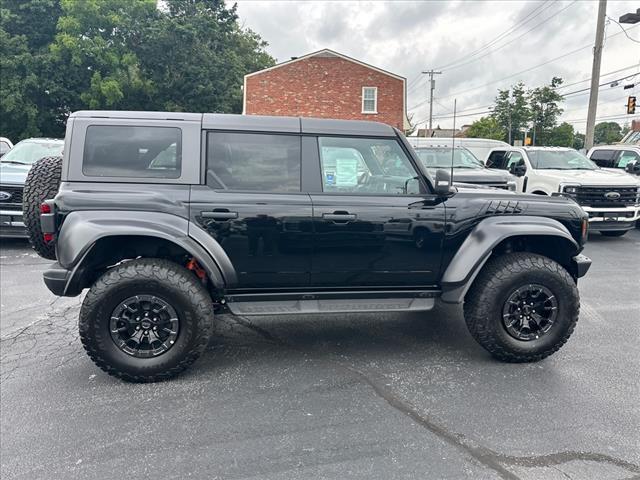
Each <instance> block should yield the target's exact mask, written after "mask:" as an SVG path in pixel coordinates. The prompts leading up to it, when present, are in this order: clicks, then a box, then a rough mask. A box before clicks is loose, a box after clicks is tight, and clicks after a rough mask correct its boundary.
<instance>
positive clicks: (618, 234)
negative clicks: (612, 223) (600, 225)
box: [600, 230, 628, 237]
mask: <svg viewBox="0 0 640 480" xmlns="http://www.w3.org/2000/svg"><path fill="white" fill-rule="evenodd" d="M627 232H628V230H612V231H606V232H600V234H601V235H604V236H605V237H621V236H623V235H626V233H627Z"/></svg>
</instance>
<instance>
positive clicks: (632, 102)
mask: <svg viewBox="0 0 640 480" xmlns="http://www.w3.org/2000/svg"><path fill="white" fill-rule="evenodd" d="M627 113H628V114H629V115H632V114H634V113H636V97H629V99H628V100H627Z"/></svg>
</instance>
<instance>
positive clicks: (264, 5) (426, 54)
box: [238, 0, 640, 131]
mask: <svg viewBox="0 0 640 480" xmlns="http://www.w3.org/2000/svg"><path fill="white" fill-rule="evenodd" d="M636 8H638V4H637V1H611V0H610V1H609V2H608V6H607V13H608V15H609V16H611V17H612V18H615V19H617V18H618V17H619V16H620V15H622V14H624V13H627V12H632V11H635V9H636ZM597 9H598V2H596V1H593V0H592V1H582V0H579V1H575V2H573V1H569V0H564V1H555V0H549V1H543V0H538V1H535V2H533V1H530V2H523V1H511V2H507V1H483V2H478V1H475V2H471V1H468V2H464V1H454V2H441V1H424V2H410V1H388V2H337V1H334V2H316V1H305V2H291V1H249V0H240V1H238V14H239V16H240V19H241V21H242V22H243V23H244V25H245V26H246V27H249V28H251V29H252V30H254V31H256V32H258V33H259V34H260V35H261V36H262V37H263V38H264V39H265V40H266V41H267V42H269V47H268V51H269V52H270V53H271V54H272V55H273V56H274V57H276V58H277V60H278V61H285V60H288V59H289V58H290V57H296V56H301V55H304V54H306V53H309V52H312V51H315V50H319V49H322V48H331V49H333V50H336V51H338V52H341V53H344V54H345V55H349V56H352V57H355V58H357V59H359V60H362V61H363V62H366V63H370V64H373V65H376V66H378V67H380V68H384V69H387V70H390V71H391V72H394V73H397V74H398V75H402V76H405V77H407V81H408V82H409V83H410V82H412V81H413V80H414V79H415V78H417V77H420V72H421V71H422V70H425V69H429V68H437V67H442V66H445V65H447V64H449V63H451V62H452V61H457V60H459V59H461V58H464V57H465V56H467V55H469V54H470V53H472V52H473V51H475V50H477V49H479V48H480V47H483V46H484V45H486V44H487V43H489V42H491V41H492V40H493V39H495V38H496V37H498V36H499V35H501V34H503V33H506V32H507V31H508V30H509V29H511V27H512V26H514V25H516V24H518V23H519V22H524V21H527V20H528V21H527V23H525V24H523V25H521V26H520V27H519V28H517V29H515V30H513V31H512V32H510V33H508V34H507V35H505V36H504V37H503V38H502V39H500V40H499V41H497V42H495V44H494V45H492V46H491V48H490V49H488V50H487V49H484V50H482V52H480V53H478V55H477V57H479V56H482V57H483V58H481V59H479V60H476V61H473V62H469V63H467V64H465V65H463V66H460V67H458V68H454V67H455V66H451V67H449V68H443V72H444V73H443V74H442V75H439V76H438V77H437V84H436V93H435V95H436V99H437V102H438V103H435V102H434V116H436V117H437V116H441V118H435V119H434V123H436V124H440V125H441V126H442V127H443V128H445V127H450V126H451V122H452V121H451V119H450V118H445V116H446V114H448V112H450V111H452V110H453V98H454V97H456V98H457V99H458V110H466V111H467V112H466V113H470V112H469V111H471V112H475V111H481V110H483V108H481V107H484V106H486V105H489V104H491V103H492V101H493V99H494V98H495V95H496V92H497V89H498V88H506V87H509V86H510V85H511V84H513V83H516V82H517V81H519V80H522V81H524V82H525V84H526V85H527V86H529V87H536V86H539V85H542V84H544V83H546V82H548V81H550V79H551V77H553V76H560V77H562V78H563V79H564V80H565V83H573V82H577V81H580V80H584V79H587V78H589V77H590V75H591V62H592V49H591V47H590V46H589V47H586V48H583V49H582V50H580V51H578V52H576V53H574V54H571V55H568V56H566V57H565V58H562V59H559V60H556V61H552V62H550V63H548V64H547V65H544V66H541V67H539V68H534V69H531V70H530V71H528V72H525V73H522V74H519V75H515V76H513V77H512V78H508V79H505V80H502V81H500V82H497V83H493V82H495V81H496V80H500V79H502V78H505V77H511V76H512V75H513V74H515V73H517V72H521V71H524V70H527V69H530V68H531V67H535V66H537V65H540V64H542V63H544V62H547V61H549V60H552V59H554V58H556V57H559V56H561V55H564V54H566V53H568V52H571V51H573V50H577V49H579V48H581V47H584V46H587V45H593V43H594V37H595V23H596V13H597ZM531 12H533V13H531ZM536 14H538V15H537V16H536V17H535V18H531V17H532V16H533V15H536ZM538 24H539V25H538ZM536 25H538V26H536ZM625 27H626V28H629V27H630V25H626V26H625ZM529 29H531V31H530V32H529V33H526V34H525V35H523V36H522V37H521V38H520V39H516V40H514V39H515V38H516V37H518V36H520V35H522V34H523V33H525V32H526V31H527V30H529ZM606 34H607V40H606V43H605V49H604V53H603V57H602V68H601V73H602V74H604V73H607V72H610V71H614V70H618V69H621V68H624V67H627V66H630V65H640V45H639V44H637V43H633V42H632V41H631V40H629V39H627V38H626V37H625V36H624V34H620V28H619V27H618V25H616V24H614V23H609V24H608V25H607V28H606ZM613 35H615V36H613ZM629 35H630V36H632V37H633V38H636V39H640V27H638V28H634V29H633V30H631V31H630V32H629ZM507 42H511V43H510V44H509V45H506V46H505V47H504V48H499V49H498V47H500V46H501V45H503V44H505V43H507ZM473 58H474V57H472V59H473ZM638 72H640V66H638V67H636V68H635V69H630V70H625V71H624V72H620V73H618V74H614V75H609V76H606V77H602V81H601V83H603V82H604V81H609V80H613V79H616V78H620V77H622V76H625V75H629V74H633V73H638ZM635 81H636V83H639V84H640V75H638V77H635ZM488 83H491V84H490V85H486V86H484V85H485V84H488ZM588 85H589V83H588V82H582V83H579V84H577V85H575V86H571V87H567V88H566V89H564V91H565V92H570V91H575V90H580V89H582V88H586V87H588ZM477 86H481V88H477V89H474V90H472V91H469V92H466V93H460V92H464V91H465V90H469V89H472V88H474V87H477ZM636 91H640V88H638V87H636ZM427 93H428V92H427V87H426V81H425V78H420V80H419V81H417V82H414V84H413V88H411V89H410V90H409V94H408V99H407V105H408V106H409V107H412V106H414V105H418V104H419V105H420V106H418V107H417V108H415V109H411V108H410V112H409V113H413V114H414V119H416V120H419V119H425V118H426V117H427V115H428V108H429V106H428V103H427V102H424V100H425V99H426V98H427ZM629 93H630V90H622V86H619V87H616V88H609V87H606V88H603V89H602V90H601V91H600V98H599V106H598V117H603V116H610V115H618V114H619V115H623V114H624V112H625V111H624V105H625V101H626V97H627V95H629ZM588 101H589V96H588V95H585V94H583V95H575V96H571V97H568V98H567V101H566V102H565V104H564V107H565V110H566V113H565V114H564V115H563V118H562V119H563V120H565V119H566V120H575V121H572V122H571V123H573V124H574V126H575V127H576V128H577V129H578V130H582V131H583V130H584V125H585V122H584V121H583V120H585V119H586V109H587V104H588ZM475 107H478V110H475ZM477 118H478V116H469V117H461V118H460V119H459V121H461V122H462V123H471V121H473V120H474V119H477ZM618 121H621V122H623V121H624V119H621V120H618Z"/></svg>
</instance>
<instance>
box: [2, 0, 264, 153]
mask: <svg viewBox="0 0 640 480" xmlns="http://www.w3.org/2000/svg"><path fill="white" fill-rule="evenodd" d="M0 8H1V9H2V11H1V12H0V13H1V14H2V15H1V17H2V20H1V21H0V48H1V50H2V52H3V55H2V56H1V57H0V69H1V71H2V82H0V129H1V131H2V134H3V135H6V136H9V137H10V138H11V139H12V140H13V141H17V140H20V139H22V138H25V137H29V136H36V135H44V136H53V137H61V136H63V134H64V123H65V120H66V117H67V116H68V114H69V113H70V112H72V111H74V110H81V109H113V110H168V111H195V112H224V113H239V112H241V110H242V84H243V77H244V75H245V74H247V73H250V72H253V71H256V70H260V69H262V68H265V67H268V66H271V65H273V64H274V59H273V58H272V57H271V56H269V55H268V54H267V52H266V51H265V48H266V45H267V44H266V43H265V42H264V41H263V40H262V39H261V38H260V37H259V36H258V35H257V34H256V33H255V32H252V31H251V30H248V29H244V28H242V27H241V25H240V23H239V19H238V15H237V11H236V7H235V5H234V6H232V7H227V6H226V4H225V2H224V1H223V0H164V1H163V2H162V3H161V4H160V8H159V7H158V2H157V1H156V0H82V1H77V0H30V2H24V1H23V0H2V4H1V7H0Z"/></svg>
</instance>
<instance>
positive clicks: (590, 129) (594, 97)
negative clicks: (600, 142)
mask: <svg viewBox="0 0 640 480" xmlns="http://www.w3.org/2000/svg"><path fill="white" fill-rule="evenodd" d="M606 15H607V0H600V2H599V3H598V20H597V24H596V44H595V47H594V48H593V67H592V68H591V91H590V93H589V110H588V111H587V132H586V134H585V139H584V148H585V149H587V150H589V149H590V148H591V147H593V137H594V134H595V128H596V110H597V107H598V84H599V83H600V63H601V61H602V42H603V38H604V19H605V17H606Z"/></svg>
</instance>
